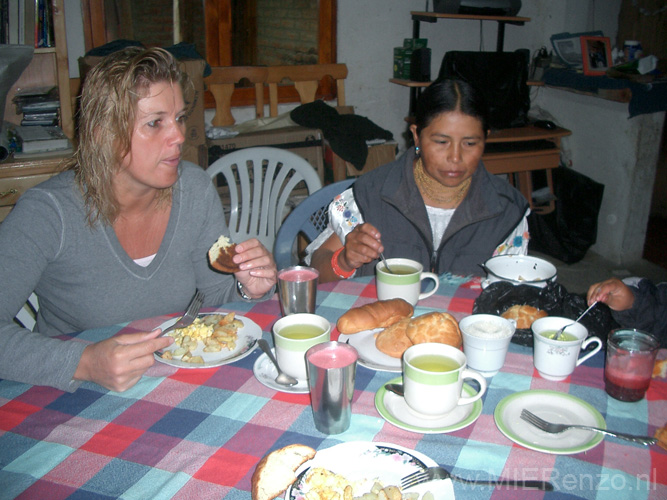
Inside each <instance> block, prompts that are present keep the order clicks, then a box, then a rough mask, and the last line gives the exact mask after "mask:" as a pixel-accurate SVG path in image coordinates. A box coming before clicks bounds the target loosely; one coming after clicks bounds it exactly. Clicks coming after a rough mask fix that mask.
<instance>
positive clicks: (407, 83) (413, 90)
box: [389, 11, 530, 116]
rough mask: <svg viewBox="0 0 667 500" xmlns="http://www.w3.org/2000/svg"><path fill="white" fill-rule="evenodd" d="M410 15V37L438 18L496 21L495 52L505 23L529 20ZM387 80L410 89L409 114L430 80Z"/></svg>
mask: <svg viewBox="0 0 667 500" xmlns="http://www.w3.org/2000/svg"><path fill="white" fill-rule="evenodd" d="M410 16H411V17H412V38H419V32H420V25H421V23H437V22H438V20H440V19H459V20H464V21H494V22H497V23H498V34H497V36H496V52H502V51H503V46H504V45H505V25H507V24H514V25H517V26H523V25H524V24H525V23H527V22H529V21H530V18H529V17H512V16H476V15H472V14H443V13H439V12H420V11H411V12H410ZM389 81H390V82H391V83H394V84H396V85H401V86H403V87H408V88H409V89H410V107H409V115H410V116H412V113H413V112H414V109H415V103H416V102H417V99H418V98H419V94H420V92H421V90H422V89H423V88H424V87H428V86H429V85H430V84H431V82H416V81H412V80H404V79H399V78H390V79H389Z"/></svg>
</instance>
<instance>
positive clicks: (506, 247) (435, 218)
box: [306, 188, 530, 264]
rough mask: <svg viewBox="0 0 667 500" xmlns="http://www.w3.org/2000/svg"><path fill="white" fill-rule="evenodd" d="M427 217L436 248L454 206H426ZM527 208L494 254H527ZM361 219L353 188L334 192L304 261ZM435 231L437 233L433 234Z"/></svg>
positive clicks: (359, 222) (341, 237)
mask: <svg viewBox="0 0 667 500" xmlns="http://www.w3.org/2000/svg"><path fill="white" fill-rule="evenodd" d="M427 208H429V209H430V210H427V212H428V215H429V221H430V223H431V228H432V229H433V230H434V231H433V234H434V238H433V239H434V244H435V247H436V248H437V247H438V246H439V245H440V241H441V240H442V236H443V235H444V234H445V229H447V225H448V224H449V221H450V220H451V218H452V215H453V214H454V209H449V210H447V209H440V208H433V207H427ZM529 213H530V209H528V210H526V213H525V214H524V216H523V218H522V219H521V222H519V224H518V225H517V226H516V227H515V228H514V230H513V231H512V232H511V233H510V235H509V236H508V237H507V239H506V240H505V241H503V242H502V243H501V244H500V245H498V247H497V248H496V249H495V251H494V252H493V255H494V256H496V255H504V254H509V255H527V254H528V240H529V239H530V235H529V232H528V219H527V217H528V214H529ZM362 222H364V221H363V219H362V217H361V213H360V211H359V207H357V202H356V201H355V199H354V193H353V190H352V188H349V189H346V190H345V191H343V192H342V193H341V194H339V195H338V196H336V197H335V198H334V199H333V201H332V202H331V204H330V205H329V224H328V226H327V227H326V229H324V231H322V232H321V233H320V235H319V236H318V237H317V238H315V239H314V240H313V241H312V242H311V243H310V245H308V247H307V248H306V254H307V255H306V263H307V264H310V258H311V256H312V254H313V253H314V252H315V250H317V249H318V248H319V247H320V246H321V245H322V244H323V243H324V242H325V241H326V240H327V239H329V237H330V236H331V235H332V234H334V233H336V234H337V235H338V238H340V241H341V242H342V243H345V237H346V236H347V235H348V233H350V232H351V231H352V230H353V229H354V228H355V227H356V226H357V224H361V223H362ZM436 235H437V236H436Z"/></svg>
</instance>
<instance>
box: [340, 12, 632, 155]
mask: <svg viewBox="0 0 667 500" xmlns="http://www.w3.org/2000/svg"><path fill="white" fill-rule="evenodd" d="M620 3H621V0H557V1H553V0H523V6H522V8H521V11H520V12H519V14H518V15H519V16H521V17H529V18H530V19H531V21H530V22H528V23H526V24H525V25H524V26H513V25H507V26H506V28H505V50H508V51H513V50H516V49H519V48H527V49H529V50H530V52H531V54H532V53H534V52H535V51H537V50H539V48H540V47H541V46H543V45H544V46H547V48H549V49H550V48H551V43H550V41H549V37H550V36H551V35H552V34H555V33H561V32H565V31H569V32H579V31H588V30H593V29H598V30H602V31H603V33H605V35H607V36H609V37H610V38H611V39H612V40H614V39H615V37H616V29H617V28H616V27H617V23H618V12H619V9H620ZM423 9H424V0H381V1H380V0H376V1H362V2H360V1H358V0H338V61H339V62H344V63H346V64H347V66H348V71H349V76H348V78H347V80H346V84H345V90H346V98H347V102H348V103H349V104H353V105H354V106H355V108H356V111H357V113H358V114H361V115H364V116H367V117H369V118H370V119H371V120H373V121H374V122H376V123H377V124H378V125H380V126H382V127H384V128H386V129H388V130H391V131H392V132H393V134H394V136H395V137H397V138H398V137H401V136H402V134H403V133H404V132H405V130H406V125H405V121H404V118H405V116H406V115H407V113H408V99H409V90H408V89H407V88H405V87H400V86H398V85H393V84H391V83H389V79H390V78H391V77H392V63H393V52H392V49H393V47H398V46H401V45H402V44H403V39H404V38H410V37H411V36H412V19H411V17H410V11H422V10H423ZM496 33H497V23H495V22H489V21H486V22H484V23H480V22H479V21H463V20H445V19H441V20H439V21H438V22H437V23H433V24H431V23H420V36H421V37H423V38H427V39H428V46H429V47H431V53H432V55H431V74H432V75H437V73H438V70H439V69H440V62H441V61H442V58H443V56H444V54H445V52H446V51H447V50H487V51H493V50H495V48H496ZM361 47H363V50H360V48H361ZM402 146H403V147H405V144H403V145H402Z"/></svg>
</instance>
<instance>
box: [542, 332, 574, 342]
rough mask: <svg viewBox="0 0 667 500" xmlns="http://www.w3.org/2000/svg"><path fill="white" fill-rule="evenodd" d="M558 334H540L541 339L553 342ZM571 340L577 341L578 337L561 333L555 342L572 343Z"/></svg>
mask: <svg viewBox="0 0 667 500" xmlns="http://www.w3.org/2000/svg"><path fill="white" fill-rule="evenodd" d="M556 334H558V330H547V331H545V332H542V333H540V335H542V337H544V338H547V339H549V340H553V339H554V337H555V336H556ZM573 340H579V337H577V336H576V335H573V334H571V333H569V332H563V333H561V334H560V337H558V341H557V342H561V341H562V342H572V341H573Z"/></svg>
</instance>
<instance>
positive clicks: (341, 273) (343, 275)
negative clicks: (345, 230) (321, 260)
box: [331, 247, 357, 280]
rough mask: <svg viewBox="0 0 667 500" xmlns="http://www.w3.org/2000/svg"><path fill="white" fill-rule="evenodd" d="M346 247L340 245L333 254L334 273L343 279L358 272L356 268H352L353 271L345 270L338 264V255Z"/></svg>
mask: <svg viewBox="0 0 667 500" xmlns="http://www.w3.org/2000/svg"><path fill="white" fill-rule="evenodd" d="M344 249H345V247H340V248H339V249H338V250H336V251H335V252H334V254H333V255H332V256H331V269H332V270H333V272H334V274H335V275H336V276H338V277H339V278H341V279H344V280H345V279H347V278H351V277H352V276H353V275H354V273H356V272H357V270H356V269H352V271H343V270H342V269H341V268H340V266H339V265H338V256H339V255H340V253H341V252H342V251H343V250H344Z"/></svg>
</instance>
